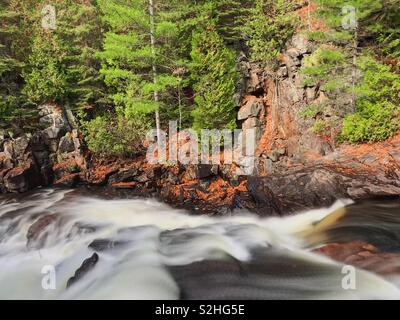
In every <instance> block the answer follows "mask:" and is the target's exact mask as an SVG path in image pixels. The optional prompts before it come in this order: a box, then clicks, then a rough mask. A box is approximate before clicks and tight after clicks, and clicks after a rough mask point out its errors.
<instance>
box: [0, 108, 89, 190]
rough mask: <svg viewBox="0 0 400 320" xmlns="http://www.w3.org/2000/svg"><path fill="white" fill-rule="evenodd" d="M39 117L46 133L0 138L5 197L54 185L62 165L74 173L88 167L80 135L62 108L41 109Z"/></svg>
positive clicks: (1, 184)
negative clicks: (57, 171)
mask: <svg viewBox="0 0 400 320" xmlns="http://www.w3.org/2000/svg"><path fill="white" fill-rule="evenodd" d="M39 116H40V118H39V125H40V126H43V127H44V129H42V130H37V131H36V132H34V133H33V134H22V135H20V136H18V137H12V136H9V135H7V134H2V135H1V137H0V191H1V192H3V193H4V192H12V193H22V192H26V191H28V190H30V189H33V188H35V187H38V186H46V185H50V184H52V183H53V182H54V180H55V178H56V179H57V178H60V177H57V174H55V167H56V166H57V164H58V163H60V162H63V163H65V162H69V168H70V170H72V171H73V170H76V168H85V166H86V162H85V158H84V157H83V154H84V150H83V148H82V143H81V139H80V137H79V134H78V131H77V130H76V129H72V127H71V126H70V124H69V121H68V120H67V117H66V116H65V115H64V113H63V111H62V110H61V108H60V107H58V106H57V105H50V104H48V105H42V106H40V107H39ZM56 169H57V168H56ZM71 173H73V172H71ZM63 176H64V174H63Z"/></svg>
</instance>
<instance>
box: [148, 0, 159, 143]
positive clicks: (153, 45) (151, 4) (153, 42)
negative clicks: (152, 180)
mask: <svg viewBox="0 0 400 320" xmlns="http://www.w3.org/2000/svg"><path fill="white" fill-rule="evenodd" d="M149 16H150V41H151V52H152V55H153V82H154V84H157V66H156V62H155V60H156V39H155V36H154V32H155V23H154V0H149ZM159 100H160V95H159V92H158V91H157V90H155V91H154V101H155V102H159ZM155 116H156V128H157V142H158V144H159V145H158V147H159V148H158V150H161V148H160V143H161V124H160V112H159V110H158V109H157V110H156V112H155Z"/></svg>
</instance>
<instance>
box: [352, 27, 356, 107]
mask: <svg viewBox="0 0 400 320" xmlns="http://www.w3.org/2000/svg"><path fill="white" fill-rule="evenodd" d="M357 53H358V29H357V27H356V28H355V29H354V40H353V65H352V75H351V81H352V86H353V88H352V90H353V91H352V93H351V94H352V97H351V107H352V109H353V110H352V111H353V112H356V99H357V97H356V92H355V89H356V82H357Z"/></svg>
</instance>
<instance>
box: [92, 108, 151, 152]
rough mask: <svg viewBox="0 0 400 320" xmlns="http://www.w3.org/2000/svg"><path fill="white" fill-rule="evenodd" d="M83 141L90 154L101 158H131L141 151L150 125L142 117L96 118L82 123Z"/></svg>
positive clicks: (117, 116)
mask: <svg viewBox="0 0 400 320" xmlns="http://www.w3.org/2000/svg"><path fill="white" fill-rule="evenodd" d="M84 129H85V133H86V134H85V139H86V143H87V145H88V147H89V150H91V151H92V152H94V153H96V154H99V155H103V156H131V155H134V154H137V153H140V152H141V151H142V150H143V145H142V142H143V139H144V138H145V136H146V133H147V132H148V130H149V129H150V124H149V122H148V121H147V119H146V118H145V117H144V116H142V115H137V116H136V117H130V118H126V117H124V116H123V115H116V116H113V117H112V116H98V117H96V118H94V119H93V120H91V121H89V122H86V123H84Z"/></svg>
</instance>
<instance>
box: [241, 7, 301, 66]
mask: <svg viewBox="0 0 400 320" xmlns="http://www.w3.org/2000/svg"><path fill="white" fill-rule="evenodd" d="M293 8H294V2H293V1H291V0H289V1H288V0H256V1H255V3H254V6H253V7H252V8H251V9H250V10H249V13H248V19H247V20H246V22H245V24H244V31H245V34H246V37H247V44H248V46H249V48H250V53H251V58H252V60H253V61H257V62H259V63H262V64H264V65H267V66H270V67H274V66H275V64H276V62H277V57H278V55H279V54H280V53H281V52H282V49H283V47H284V46H285V44H286V42H287V40H288V39H289V38H290V37H291V36H292V35H293V32H294V30H295V26H296V16H295V15H294V14H293Z"/></svg>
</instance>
